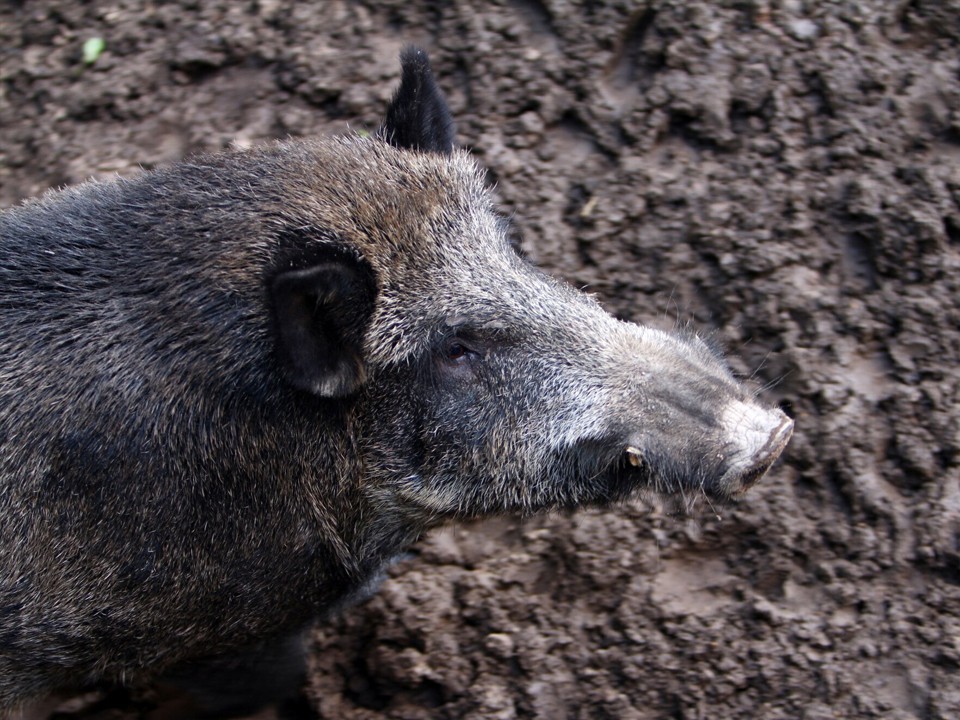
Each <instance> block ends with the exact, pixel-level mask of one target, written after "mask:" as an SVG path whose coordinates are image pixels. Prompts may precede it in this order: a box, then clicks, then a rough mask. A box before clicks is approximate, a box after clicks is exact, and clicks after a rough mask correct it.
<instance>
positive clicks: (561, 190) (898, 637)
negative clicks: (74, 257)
mask: <svg viewBox="0 0 960 720" xmlns="http://www.w3.org/2000/svg"><path fill="white" fill-rule="evenodd" d="M91 38H102V39H103V41H104V49H103V51H102V52H101V53H100V54H99V56H97V57H96V59H95V60H93V59H92V58H93V56H95V55H96V53H95V52H94V53H91V54H89V55H88V57H87V58H86V59H85V58H84V53H83V47H84V43H85V41H87V40H90V39H91ZM407 43H417V44H420V45H422V46H423V47H425V48H426V49H428V51H429V52H430V54H431V56H432V59H433V61H434V64H435V67H436V71H437V74H438V78H439V83H440V85H441V86H442V88H443V89H444V91H445V92H446V93H447V94H448V96H449V100H450V104H451V107H452V110H453V112H454V115H455V116H456V118H457V120H458V138H459V140H460V142H461V143H462V144H464V145H466V146H467V147H469V148H471V149H472V150H473V152H474V153H475V155H476V156H477V158H478V159H479V160H480V162H481V163H483V164H484V166H486V167H487V168H489V173H490V179H491V182H495V183H496V186H497V191H498V193H499V195H500V197H501V198H502V201H503V206H504V209H505V211H506V212H508V213H510V214H513V215H515V221H516V226H517V234H518V239H519V242H520V243H521V244H522V247H523V249H524V250H525V251H526V252H527V253H528V254H529V256H530V257H531V259H532V260H533V261H535V262H537V263H538V264H540V265H541V266H543V267H544V268H546V269H547V270H548V271H550V272H552V273H554V274H556V275H559V276H562V277H565V278H567V279H568V280H570V281H571V282H573V283H574V284H576V285H578V286H580V287H583V288H587V289H588V290H590V291H591V292H594V293H596V294H597V295H598V296H599V297H600V298H601V299H602V301H603V302H604V303H605V304H606V305H607V306H608V307H609V308H610V309H611V310H612V311H613V312H615V313H616V314H618V315H619V316H621V317H624V318H628V319H630V320H634V321H639V322H645V323H649V324H654V325H658V326H663V327H667V328H669V327H672V326H674V325H675V324H676V323H681V324H683V323H686V322H688V321H689V322H694V323H695V324H696V325H697V326H699V327H702V328H709V329H713V330H715V331H716V332H717V333H718V336H719V338H720V339H721V341H722V342H723V343H724V344H725V345H726V347H727V348H728V349H729V351H730V353H731V357H732V360H731V362H732V363H733V365H734V367H735V369H736V370H737V371H738V372H739V373H742V374H743V375H744V376H749V377H751V378H752V380H753V382H754V383H755V385H756V387H757V388H758V390H762V392H764V393H765V394H766V395H768V396H769V397H770V398H771V399H772V400H774V401H775V402H779V403H780V404H781V406H782V407H783V408H784V409H785V410H786V411H787V412H788V413H790V414H791V415H792V416H793V417H795V419H796V428H797V430H796V435H795V437H794V440H793V441H792V443H791V445H790V447H789V448H788V450H787V452H786V454H785V458H784V459H783V460H782V461H781V462H780V463H779V464H778V465H777V466H776V468H775V469H774V471H773V472H772V473H771V475H770V476H769V477H768V478H767V479H766V480H765V481H764V482H763V483H762V484H761V485H760V486H758V487H757V488H756V489H754V490H753V491H752V492H751V493H750V494H749V496H748V497H747V499H746V501H745V502H744V503H743V504H741V505H740V506H739V507H736V508H733V509H729V508H728V509H719V508H717V509H716V512H714V510H713V509H711V508H710V507H707V506H704V505H702V504H701V505H699V506H698V508H697V510H696V511H695V512H694V513H693V514H692V515H690V516H688V517H674V516H667V515H665V514H664V513H663V511H662V510H661V509H658V508H657V507H651V506H639V505H637V506H631V507H627V508H621V509H616V510H611V511H608V512H581V513H576V514H572V515H569V516H566V515H565V516H552V517H547V518H533V519H526V520H518V519H505V520H498V521H495V522H489V523H486V524H479V525H475V526H470V527H461V528H457V529H451V530H447V531H444V532H441V533H438V534H436V535H434V536H433V537H432V538H430V539H428V540H427V541H425V542H423V543H422V544H421V545H419V546H418V547H416V548H413V550H412V552H411V554H410V556H409V558H408V559H406V560H405V561H403V562H401V563H400V564H398V565H397V566H396V567H395V568H394V569H393V571H392V573H391V578H390V579H389V580H388V581H387V582H386V584H385V585H384V587H383V588H382V590H381V591H380V593H379V594H378V595H376V596H375V597H374V598H373V599H371V600H370V601H369V602H367V603H366V604H365V605H363V606H361V607H356V608H353V609H352V610H350V611H348V612H346V613H345V614H344V615H343V616H342V617H340V618H338V619H335V620H333V621H331V622H328V623H325V624H324V625H322V626H321V627H318V628H317V630H316V631H315V634H314V636H313V639H312V647H311V675H310V680H309V687H308V688H307V689H306V693H307V695H308V697H309V698H310V701H311V703H312V705H313V707H314V712H315V713H316V714H317V717H321V718H338V719H345V720H350V719H360V718H362V719H364V720H374V719H375V718H392V719H394V718H395V719H398V720H399V719H401V718H402V719H404V720H414V719H420V718H424V719H425V718H431V719H436V718H441V719H442V718H475V719H480V718H500V719H504V720H506V719H508V718H542V719H544V720H546V719H550V720H557V719H562V718H583V719H586V718H611V719H617V720H624V719H626V720H629V719H636V720H640V719H641V718H711V719H719V718H805V719H807V720H825V719H826V718H901V719H905V718H956V717H960V551H958V534H960V520H958V517H960V411H958V389H960V370H958V361H960V287H958V285H960V2H957V0H910V1H909V2H908V1H906V0H896V1H893V2H891V1H889V0H823V1H822V2H813V1H812V0H806V1H803V0H715V1H708V0H689V1H681V0H675V1H671V0H649V1H648V2H630V1H627V0H585V1H583V2H574V1H573V0H502V1H500V2H494V3H489V4H482V3H474V2H468V1H467V0H451V1H449V2H443V3H426V2H423V3H421V2H411V1H410V0H384V1H382V2H367V3H353V2H345V1H342V0H341V1H336V0H333V1H331V2H315V3H306V2H304V3H294V2H289V1H288V0H249V1H242V2H214V1H211V2H207V1H206V0H205V1H204V2H195V1H194V2H191V1H187V0H184V1H182V2H179V3H177V2H159V1H155V2H150V1H149V0H116V2H86V3H79V2H68V1H66V0H65V1H63V2H57V1H52V0H51V1H44V0H37V1H36V2H10V0H7V2H4V3H2V4H0V61H2V62H0V203H2V205H3V206H9V205H12V204H14V203H16V202H18V201H19V200H20V199H22V198H25V197H28V196H32V195H36V194H37V193H40V192H42V191H43V190H45V189H46V188H49V187H55V186H60V185H64V184H71V183H77V182H80V181H82V180H84V179H86V178H89V177H98V178H105V177H111V176H113V175H115V174H117V173H119V174H120V175H131V174H135V173H137V172H139V171H140V168H151V167H156V166H159V165H164V164H167V163H171V162H174V161H177V160H179V159H181V158H184V157H186V156H189V155H191V154H194V153H198V152H202V151H216V150H221V149H224V148H227V147H230V146H233V145H239V146H246V145H250V144H255V143H259V142H263V141H266V140H268V139H270V138H280V137H286V136H301V135H315V134H321V133H330V132H346V131H348V129H349V130H352V131H364V130H368V131H369V130H374V129H376V127H377V124H378V121H379V118H380V115H381V113H382V111H383V109H384V107H385V105H386V103H387V101H388V99H389V97H390V95H391V93H392V91H393V89H394V88H395V86H396V84H397V82H398V79H399V67H398V61H397V56H398V53H399V51H400V49H401V47H402V46H403V45H405V44H407ZM90 49H95V48H90ZM78 714H81V715H84V716H86V717H92V716H93V715H92V714H91V713H90V712H89V711H86V712H82V711H78ZM137 714H138V713H137V711H134V710H124V709H122V708H113V709H111V708H107V709H103V708H101V709H100V710H98V711H97V713H96V714H95V715H96V717H98V718H132V717H137ZM66 716H67V715H61V717H66Z"/></svg>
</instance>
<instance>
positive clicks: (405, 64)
mask: <svg viewBox="0 0 960 720" xmlns="http://www.w3.org/2000/svg"><path fill="white" fill-rule="evenodd" d="M400 63H401V65H402V68H403V72H402V77H401V80H400V87H399V88H398V89H397V93H396V95H394V96H393V101H392V102H391V103H390V107H389V108H387V117H386V119H385V120H384V123H383V127H382V128H380V136H381V137H383V138H384V139H385V140H386V141H387V142H388V143H390V144H391V145H393V146H394V147H398V148H406V149H409V150H421V151H423V152H435V153H440V154H442V155H449V154H450V153H451V152H453V144H454V126H453V117H451V115H450V108H449V107H447V101H446V100H445V99H444V97H443V94H442V93H441V92H440V88H439V87H437V82H436V80H435V79H434V77H433V70H431V68H430V59H429V58H428V57H427V54H426V53H425V52H424V51H423V50H421V49H420V48H417V47H408V48H406V49H404V51H403V52H402V53H401V54H400Z"/></svg>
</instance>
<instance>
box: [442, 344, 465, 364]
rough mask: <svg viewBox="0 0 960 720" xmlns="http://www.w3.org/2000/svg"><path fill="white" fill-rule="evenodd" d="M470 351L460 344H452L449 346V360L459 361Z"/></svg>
mask: <svg viewBox="0 0 960 720" xmlns="http://www.w3.org/2000/svg"><path fill="white" fill-rule="evenodd" d="M469 352H470V351H469V350H467V346H466V345H464V344H463V343H460V342H452V343H450V344H449V345H448V346H447V360H453V361H458V360H462V359H463V358H465V357H466V356H467V354H468V353H469Z"/></svg>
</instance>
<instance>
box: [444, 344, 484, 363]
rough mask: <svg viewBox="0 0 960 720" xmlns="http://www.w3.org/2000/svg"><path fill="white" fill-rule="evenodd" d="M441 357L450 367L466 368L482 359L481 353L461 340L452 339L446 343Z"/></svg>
mask: <svg viewBox="0 0 960 720" xmlns="http://www.w3.org/2000/svg"><path fill="white" fill-rule="evenodd" d="M441 356H442V357H443V359H444V361H446V363H447V364H449V365H453V366H455V367H464V366H467V365H469V364H470V363H472V362H473V361H474V360H476V359H477V358H478V357H480V353H479V352H477V351H476V350H475V349H474V348H473V346H472V345H470V344H468V343H467V342H465V341H464V340H462V339H461V338H459V337H452V338H449V339H447V340H446V341H445V342H444V344H443V347H442V351H441Z"/></svg>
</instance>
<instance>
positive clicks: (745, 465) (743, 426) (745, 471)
mask: <svg viewBox="0 0 960 720" xmlns="http://www.w3.org/2000/svg"><path fill="white" fill-rule="evenodd" d="M723 426H724V429H725V430H726V431H727V433H729V436H730V441H729V445H728V447H729V448H730V450H728V453H729V456H728V457H727V458H726V462H727V471H726V472H725V473H724V474H723V476H722V477H721V478H720V481H719V483H718V485H719V487H718V488H717V489H718V490H719V491H720V492H721V493H723V494H724V495H727V496H728V497H737V496H739V495H741V494H743V493H744V492H746V491H747V490H749V489H750V488H751V487H752V486H753V485H754V484H755V483H756V482H757V480H759V479H760V478H761V477H763V474H764V473H765V472H767V470H769V469H770V466H771V465H773V463H774V461H775V460H776V459H777V458H778V457H780V453H781V452H783V449H784V448H785V447H786V446H787V443H788V442H789V441H790V436H791V435H793V420H791V419H790V418H789V417H787V416H786V415H785V414H784V412H783V411H782V410H779V409H776V408H774V409H772V410H768V409H766V408H762V407H758V406H756V405H750V404H748V403H744V402H735V403H731V405H730V407H729V408H727V410H726V412H725V413H724V415H723Z"/></svg>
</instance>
